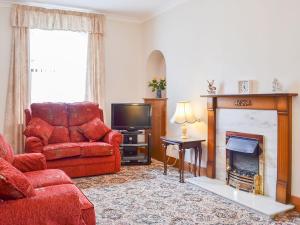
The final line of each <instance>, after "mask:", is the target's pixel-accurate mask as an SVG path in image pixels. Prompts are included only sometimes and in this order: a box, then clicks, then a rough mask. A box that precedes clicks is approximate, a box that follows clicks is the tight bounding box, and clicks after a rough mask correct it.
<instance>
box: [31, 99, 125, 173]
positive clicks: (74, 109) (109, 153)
mask: <svg viewBox="0 0 300 225" xmlns="http://www.w3.org/2000/svg"><path fill="white" fill-rule="evenodd" d="M25 116H26V126H27V124H28V123H29V122H30V120H31V119H32V118H40V119H42V120H44V121H46V122H47V123H48V124H50V125H52V126H54V130H53V132H52V135H51V137H50V139H49V141H48V144H46V145H45V144H44V143H43V141H42V140H41V139H40V138H38V137H34V136H32V137H27V138H26V144H25V151H26V152H27V153H42V154H44V155H45V157H46V160H47V167H48V168H59V169H61V170H63V171H64V172H65V173H66V174H68V175H69V176H70V177H82V176H92V175H99V174H108V173H116V172H118V171H120V166H121V157H120V150H119V146H120V143H121V141H122V135H121V134H120V133H119V132H116V131H110V132H108V133H107V134H106V135H105V136H104V137H103V138H102V139H101V140H99V141H96V142H90V141H89V140H88V139H87V138H86V137H85V136H84V135H83V134H82V133H81V132H80V130H79V127H80V126H81V125H83V124H86V123H88V122H89V121H91V120H93V119H95V118H100V119H101V120H102V121H103V111H102V109H100V108H99V107H98V104H95V103H91V102H81V103H70V104H66V103H33V104H31V109H30V110H29V109H26V110H25Z"/></svg>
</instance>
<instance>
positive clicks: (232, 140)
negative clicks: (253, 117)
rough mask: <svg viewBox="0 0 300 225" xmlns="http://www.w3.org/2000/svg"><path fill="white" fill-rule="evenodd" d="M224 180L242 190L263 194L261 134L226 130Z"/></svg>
mask: <svg viewBox="0 0 300 225" xmlns="http://www.w3.org/2000/svg"><path fill="white" fill-rule="evenodd" d="M226 182H227V185H230V186H232V187H235V188H237V189H240V190H243V191H247V192H253V193H255V194H264V188H263V183H264V154H263V136H261V135H254V134H246V133H238V132H231V131H228V132H226Z"/></svg>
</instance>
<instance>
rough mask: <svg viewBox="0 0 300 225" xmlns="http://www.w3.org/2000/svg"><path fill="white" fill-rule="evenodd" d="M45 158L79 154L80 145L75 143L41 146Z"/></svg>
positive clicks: (52, 158)
mask: <svg viewBox="0 0 300 225" xmlns="http://www.w3.org/2000/svg"><path fill="white" fill-rule="evenodd" d="M43 154H44V155H45V157H46V159H47V160H54V159H63V158H68V157H74V156H80V147H79V145H78V144H76V143H60V144H50V145H47V146H45V147H44V148H43Z"/></svg>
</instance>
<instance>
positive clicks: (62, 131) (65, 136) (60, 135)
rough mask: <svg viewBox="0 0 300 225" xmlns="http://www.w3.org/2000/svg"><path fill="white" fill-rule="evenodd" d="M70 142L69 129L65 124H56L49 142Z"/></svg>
mask: <svg viewBox="0 0 300 225" xmlns="http://www.w3.org/2000/svg"><path fill="white" fill-rule="evenodd" d="M66 142H70V137H69V130H68V128H66V127H64V126H55V127H54V129H53V132H52V134H51V137H50V138H49V141H48V143H49V144H57V143H66Z"/></svg>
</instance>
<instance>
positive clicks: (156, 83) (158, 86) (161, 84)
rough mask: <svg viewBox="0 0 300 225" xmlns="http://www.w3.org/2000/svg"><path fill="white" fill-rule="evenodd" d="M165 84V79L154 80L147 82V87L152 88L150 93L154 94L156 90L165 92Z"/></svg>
mask: <svg viewBox="0 0 300 225" xmlns="http://www.w3.org/2000/svg"><path fill="white" fill-rule="evenodd" d="M166 86H167V82H166V79H159V80H158V79H156V78H154V79H153V80H151V81H149V84H148V87H150V88H152V92H155V91H157V90H161V91H163V90H166Z"/></svg>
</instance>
